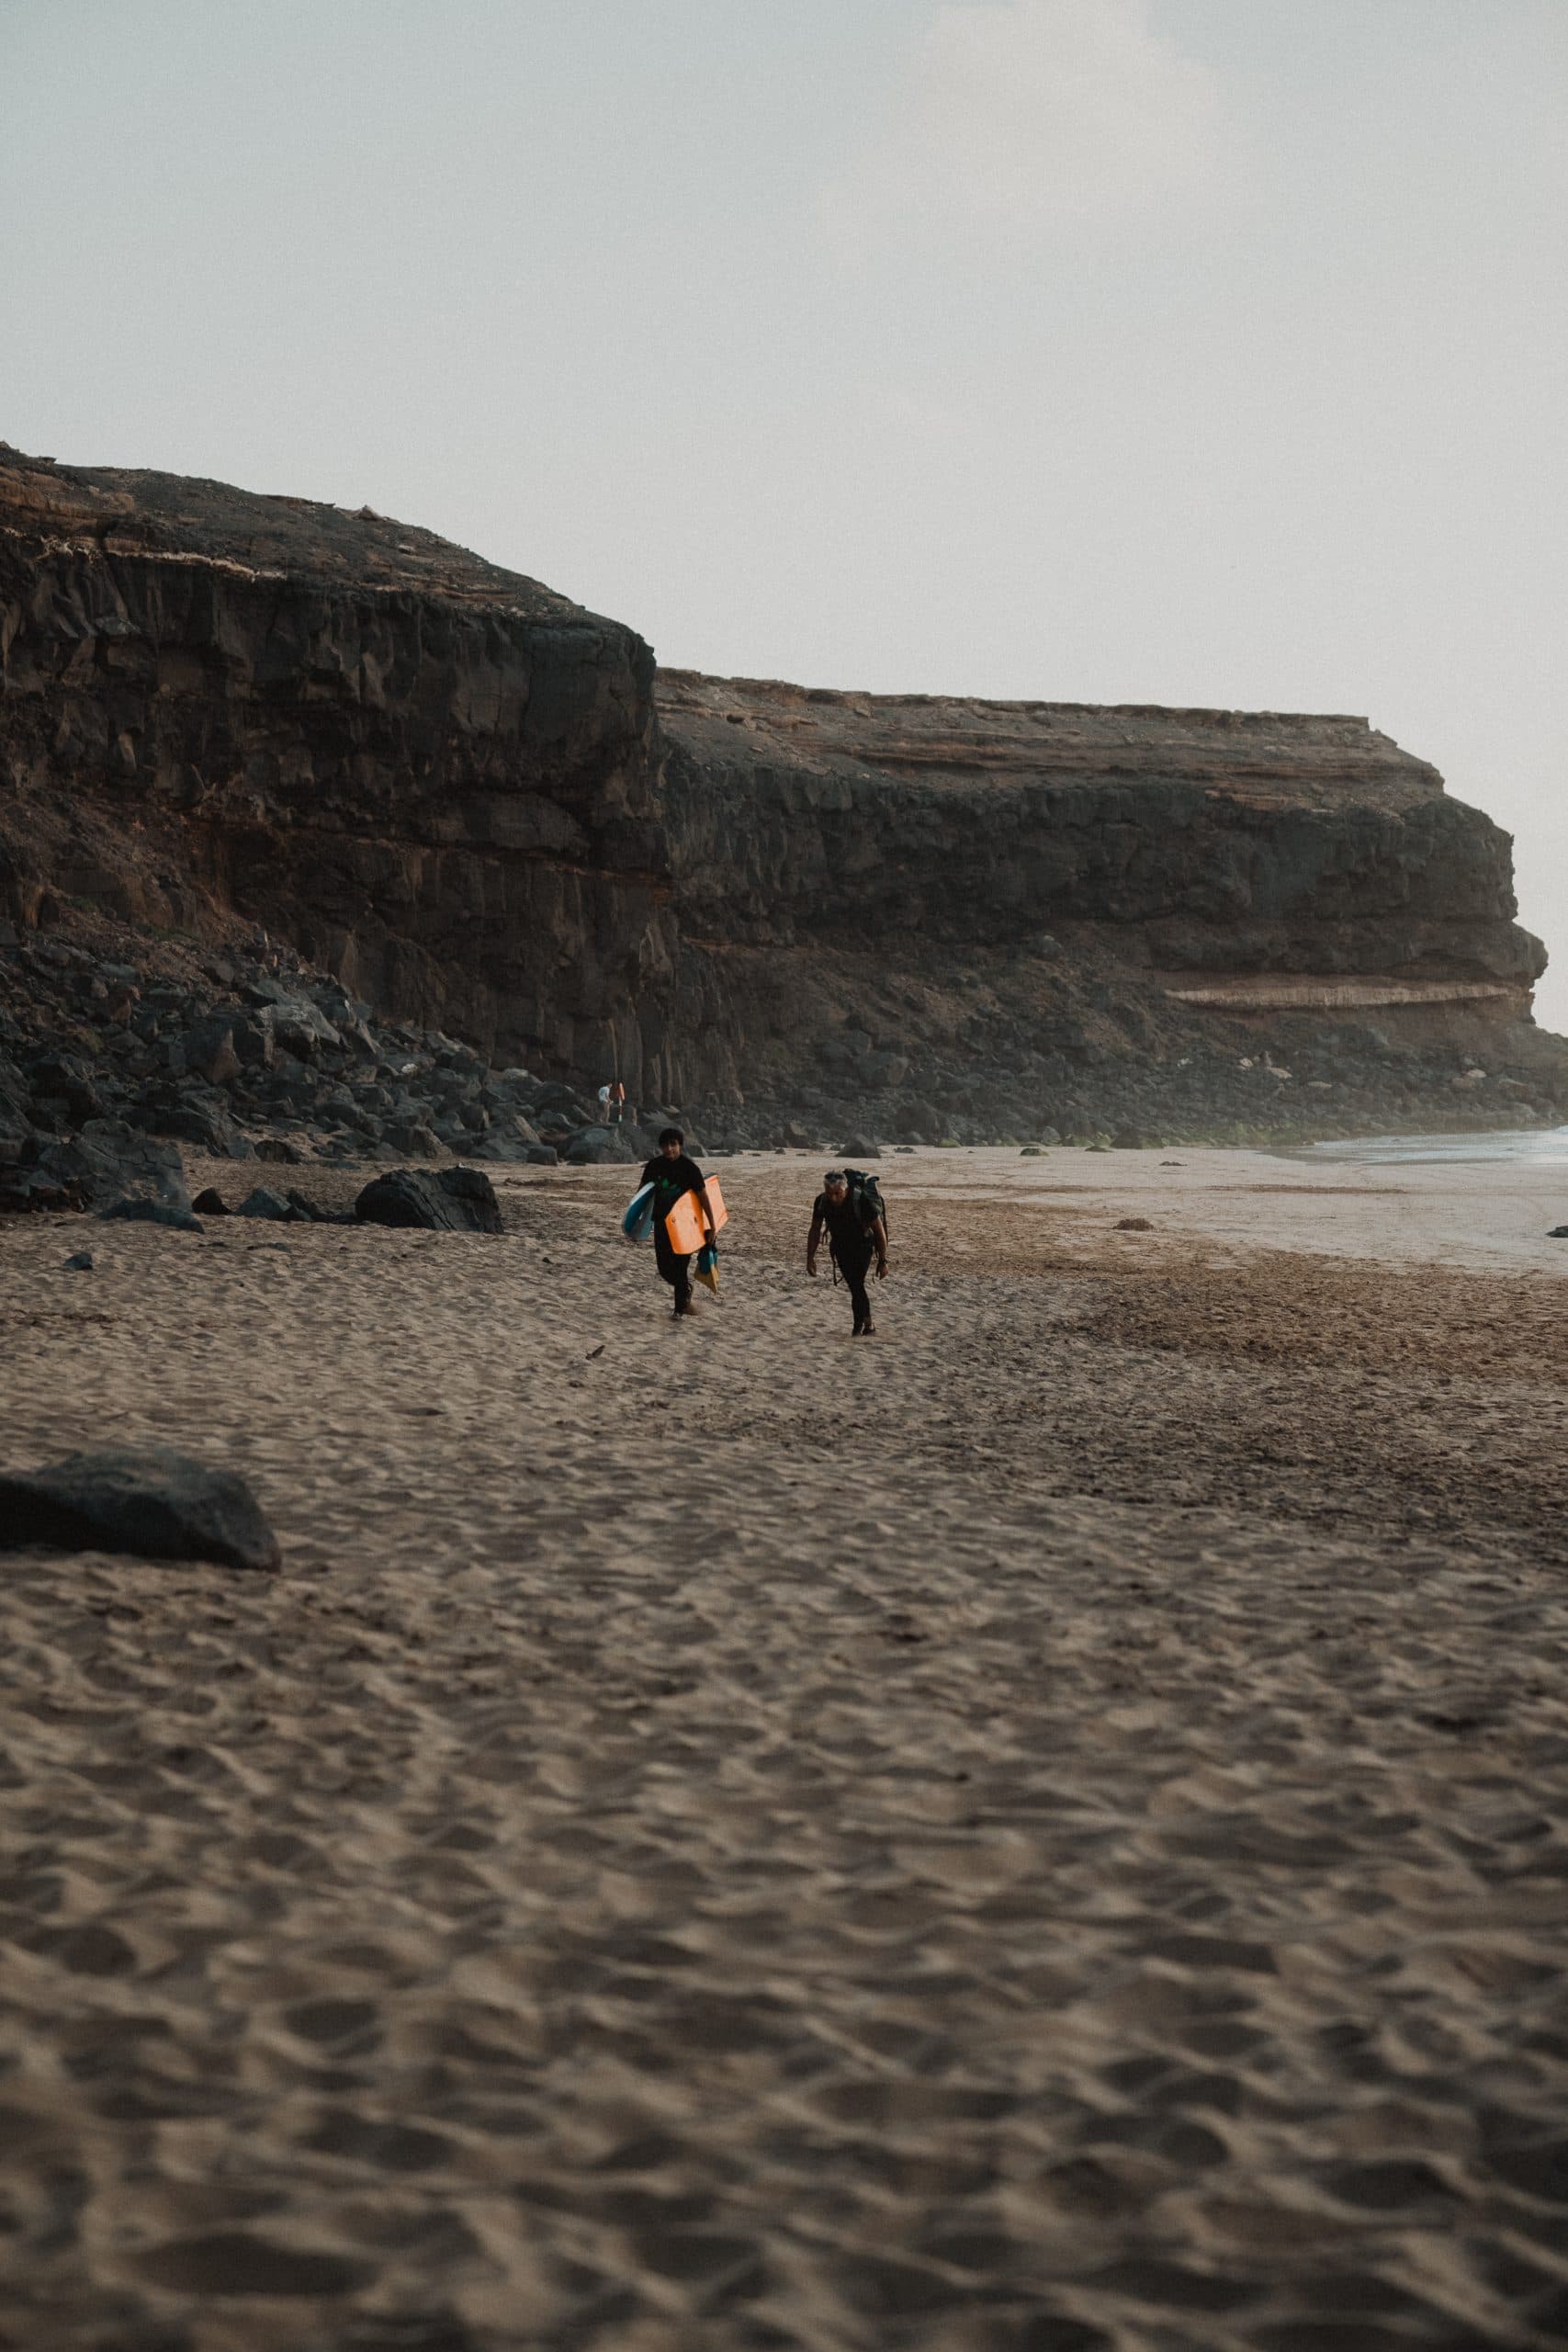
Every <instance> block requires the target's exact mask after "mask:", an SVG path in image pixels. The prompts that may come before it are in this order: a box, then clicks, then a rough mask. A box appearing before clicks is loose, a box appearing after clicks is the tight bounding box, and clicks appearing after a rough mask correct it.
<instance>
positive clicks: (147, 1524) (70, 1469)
mask: <svg viewBox="0 0 1568 2352" xmlns="http://www.w3.org/2000/svg"><path fill="white" fill-rule="evenodd" d="M28 1544H44V1545H48V1546H49V1547H50V1548H51V1549H53V1550H58V1551H68V1552H86V1551H93V1552H134V1553H139V1554H141V1555H142V1556H143V1557H144V1558H147V1559H154V1560H216V1561H218V1562H220V1564H221V1565H222V1566H225V1567H231V1568H276V1566H277V1565H278V1561H279V1558H280V1556H281V1555H280V1554H279V1551H278V1545H277V1538H276V1535H275V1534H274V1533H273V1532H272V1529H271V1528H270V1527H269V1526H268V1525H267V1522H266V1519H265V1515H264V1513H263V1511H262V1509H261V1506H260V1504H259V1503H258V1502H257V1500H256V1498H255V1497H254V1494H253V1493H252V1492H251V1489H250V1487H248V1486H247V1485H246V1483H245V1481H244V1479H243V1478H241V1477H238V1476H236V1475H235V1474H234V1473H233V1472H232V1471H231V1470H209V1468H208V1467H207V1464H205V1463H202V1462H197V1461H194V1460H193V1459H192V1458H191V1456H190V1455H189V1454H188V1453H176V1452H175V1450H174V1448H173V1447H172V1446H163V1445H154V1446H146V1447H139V1448H135V1449H132V1448H130V1447H113V1448H109V1449H107V1451H105V1452H103V1453H73V1454H71V1455H69V1456H68V1457H67V1458H66V1459H65V1460H64V1461H63V1462H56V1463H52V1464H50V1466H49V1467H48V1468H47V1469H43V1470H35V1471H32V1472H30V1473H28V1474H27V1475H25V1476H15V1477H6V1476H0V1550H6V1551H19V1550H21V1549H22V1548H23V1546H24V1545H28Z"/></svg>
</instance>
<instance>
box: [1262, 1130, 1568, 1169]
mask: <svg viewBox="0 0 1568 2352" xmlns="http://www.w3.org/2000/svg"><path fill="white" fill-rule="evenodd" d="M1280 1156H1281V1157H1282V1158H1284V1159H1304V1160H1310V1161H1314V1162H1318V1163H1321V1162H1322V1161H1324V1160H1325V1159H1332V1160H1337V1161H1348V1163H1349V1164H1350V1165H1351V1166H1353V1167H1358V1168H1395V1167H1402V1166H1403V1167H1410V1166H1413V1165H1414V1164H1415V1163H1416V1162H1417V1161H1421V1160H1448V1161H1450V1162H1452V1163H1454V1164H1456V1165H1457V1164H1458V1163H1460V1162H1461V1161H1464V1160H1494V1159H1510V1160H1528V1161H1529V1163H1530V1164H1531V1165H1532V1166H1539V1165H1547V1166H1550V1165H1564V1166H1568V1127H1522V1128H1508V1129H1503V1130H1500V1131H1499V1132H1498V1133H1496V1134H1495V1135H1484V1134H1483V1135H1467V1136H1355V1137H1353V1138H1352V1140H1351V1141H1349V1142H1348V1143H1314V1144H1304V1145H1302V1146H1300V1147H1298V1148H1294V1149H1292V1150H1290V1151H1287V1152H1285V1153H1283V1154H1281V1155H1280Z"/></svg>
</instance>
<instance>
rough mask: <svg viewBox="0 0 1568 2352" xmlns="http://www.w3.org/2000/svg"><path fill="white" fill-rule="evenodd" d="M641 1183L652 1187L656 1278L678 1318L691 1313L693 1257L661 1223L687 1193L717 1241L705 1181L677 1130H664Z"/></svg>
mask: <svg viewBox="0 0 1568 2352" xmlns="http://www.w3.org/2000/svg"><path fill="white" fill-rule="evenodd" d="M642 1181H643V1182H644V1183H645V1184H651V1185H652V1187H653V1254H654V1256H655V1257H656V1258H657V1259H658V1261H659V1279H660V1282H661V1283H669V1284H670V1286H671V1289H672V1290H673V1291H674V1293H675V1312H676V1314H677V1315H690V1314H691V1313H692V1256H691V1252H690V1250H687V1251H686V1253H685V1254H684V1256H682V1253H681V1252H680V1250H676V1249H675V1248H674V1247H673V1246H672V1245H671V1239H670V1236H669V1235H668V1233H666V1231H665V1230H664V1220H665V1218H666V1217H667V1216H669V1214H670V1212H671V1209H672V1208H673V1207H674V1205H675V1204H676V1202H677V1201H680V1200H683V1199H684V1198H685V1196H686V1194H687V1193H695V1194H696V1196H697V1200H698V1203H699V1204H700V1205H701V1208H702V1213H703V1219H704V1222H705V1225H706V1227H707V1235H708V1239H709V1240H710V1241H715V1240H716V1239H717V1238H718V1237H717V1235H716V1232H715V1230H714V1222H713V1218H712V1216H711V1215H710V1214H709V1211H708V1196H707V1180H706V1178H705V1176H704V1174H703V1171H702V1170H701V1169H700V1168H699V1167H698V1166H697V1163H696V1161H695V1160H694V1159H687V1157H686V1138H685V1136H683V1135H682V1133H681V1130H680V1128H679V1127H666V1128H665V1130H664V1132H663V1134H662V1135H661V1136H660V1138H659V1157H658V1159H650V1160H649V1163H648V1166H647V1167H646V1168H645V1169H644V1170H643V1171H642Z"/></svg>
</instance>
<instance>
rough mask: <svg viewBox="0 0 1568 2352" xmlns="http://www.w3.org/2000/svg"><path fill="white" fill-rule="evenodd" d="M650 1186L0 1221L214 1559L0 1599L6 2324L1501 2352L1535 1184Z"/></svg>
mask: <svg viewBox="0 0 1568 2352" xmlns="http://www.w3.org/2000/svg"><path fill="white" fill-rule="evenodd" d="M1171 1162H1176V1163H1179V1164H1178V1165H1171V1164H1168V1163H1171ZM188 1165H189V1173H190V1177H191V1181H192V1182H193V1184H196V1183H204V1182H214V1181H216V1182H219V1183H220V1185H221V1186H222V1187H223V1188H224V1189H225V1191H226V1192H227V1193H228V1194H229V1196H230V1197H231V1199H234V1198H238V1197H239V1193H240V1192H241V1191H243V1189H245V1184H246V1181H247V1180H246V1179H245V1178H243V1176H238V1175H237V1172H236V1170H235V1169H234V1168H233V1167H232V1166H231V1165H220V1164H216V1163H209V1164H203V1163H200V1162H198V1161H196V1160H194V1159H193V1160H192V1161H190V1162H189V1163H188ZM719 1172H720V1174H721V1177H722V1181H723V1184H724V1189H725V1193H726V1196H727V1198H728V1203H729V1205H730V1209H731V1212H732V1219H733V1222H732V1225H731V1227H730V1228H729V1231H728V1233H727V1235H726V1249H725V1252H724V1258H723V1280H722V1294H721V1296H720V1298H719V1299H718V1300H717V1301H716V1302H712V1303H709V1302H708V1301H706V1300H705V1299H704V1301H703V1306H704V1309H705V1311H704V1312H703V1314H702V1315H701V1317H700V1319H699V1320H698V1321H696V1322H694V1324H693V1325H691V1326H690V1327H681V1328H675V1327H673V1326H672V1325H671V1320H670V1317H669V1315H668V1310H667V1304H666V1298H667V1295H666V1294H664V1293H663V1292H661V1291H660V1286H659V1285H658V1283H657V1282H656V1281H655V1279H654V1272H653V1266H652V1262H651V1253H650V1252H648V1251H639V1250H635V1249H633V1248H632V1247H630V1246H629V1245H627V1244H626V1243H625V1242H623V1241H622V1240H621V1239H620V1238H619V1236H618V1233H617V1231H616V1218H617V1215H618V1211H619V1209H620V1206H621V1205H622V1204H623V1202H624V1199H625V1196H626V1192H627V1191H628V1189H629V1187H628V1184H627V1182H626V1171H625V1170H616V1169H598V1170H564V1169H562V1170H532V1169H530V1170H516V1171H513V1170H498V1171H496V1174H497V1186H498V1191H499V1192H500V1193H501V1194H502V1200H503V1203H504V1205H505V1212H506V1220H507V1231H506V1232H505V1234H504V1235H503V1236H502V1237H501V1238H485V1237H479V1236H473V1237H468V1236H462V1237H457V1236H435V1235H428V1236H427V1235H423V1234H412V1233H409V1234H404V1233H397V1232H388V1231H383V1230H377V1229H368V1228H352V1227H287V1228H279V1227H272V1226H267V1225H265V1224H253V1223H250V1222H248V1221H247V1222H243V1223H239V1222H230V1223H228V1224H226V1225H224V1224H215V1225H213V1226H212V1227H209V1231H208V1234H207V1235H206V1236H205V1237H204V1238H196V1237H186V1236H182V1235H175V1234H169V1233H165V1232H161V1231H158V1230H154V1229H152V1228H146V1227H134V1226H129V1225H121V1226H109V1225H102V1224H96V1223H90V1222H89V1221H87V1220H84V1219H70V1218H64V1217H49V1216H38V1217H31V1218H27V1219H13V1220H10V1221H8V1222H6V1224H5V1225H4V1226H0V1319H3V1329H4V1338H5V1350H4V1359H3V1361H4V1373H3V1374H0V1383H3V1393H4V1399H5V1408H6V1466H7V1467H14V1468H22V1467H30V1466H32V1465H33V1464H39V1463H41V1462H44V1461H46V1460H50V1459H52V1458H55V1457H57V1456H59V1455H61V1454H63V1453H67V1452H70V1451H72V1450H73V1449H74V1448H77V1447H85V1446H94V1445H105V1444H109V1443H129V1442H138V1441H148V1442H160V1443H164V1444H173V1445H176V1446H179V1447H180V1448H182V1449H184V1450H186V1451H187V1452H189V1453H194V1454H197V1455H198V1456H199V1457H201V1458H202V1459H203V1460H205V1461H208V1462H210V1463H212V1464H218V1465H220V1466H224V1467H229V1468H233V1469H237V1470H240V1471H243V1473H244V1474H245V1475H246V1476H247V1477H249V1478H250V1480H251V1481H252V1483H253V1484H254V1487H255V1489H256V1492H257V1494H258V1495H259V1496H260V1498H261V1499H262V1501H263V1502H264V1504H265V1508H266V1510H267V1511H268V1514H269V1516H270V1517H271V1519H272V1521H273V1522H274V1524H275V1526H276V1530H277V1532H278V1534H279V1537H280V1539H281V1541H282V1544H283V1547H284V1565H283V1568H282V1571H281V1572H280V1573H279V1574H278V1575H276V1577H265V1576H259V1575H244V1574H240V1573H235V1572H231V1571H227V1570H223V1569H220V1568H217V1567H207V1566H188V1565H186V1566H167V1565H160V1564H157V1563H152V1562H148V1561H141V1560H134V1559H126V1558H115V1557H111V1556H109V1555H102V1554H88V1555H74V1556H62V1555H57V1554H45V1553H42V1552H29V1553H19V1554H14V1555H6V1556H5V1557H4V1559H3V1560H0V1633H3V1637H4V1638H3V1640H0V1676H3V1678H4V1686H5V1699H6V1703H5V1711H4V1718H3V1723H0V1792H3V1793H0V1836H3V1849H0V2346H5V2347H6V2352H66V2347H69V2352H511V2347H514V2346H519V2347H520V2346H528V2347H533V2346H537V2347H540V2348H541V2352H544V2347H549V2348H550V2352H556V2348H557V2347H559V2348H560V2352H580V2347H581V2352H588V2348H589V2347H595V2352H732V2347H733V2352H742V2348H744V2352H763V2347H772V2352H791V2348H792V2347H802V2352H807V2347H809V2352H881V2348H882V2347H887V2346H893V2347H902V2346H919V2347H921V2352H993V2347H994V2352H1186V2348H1187V2347H1190V2352H1200V2347H1201V2352H1399V2348H1400V2347H1405V2346H1421V2347H1438V2346H1442V2347H1446V2348H1447V2352H1476V2347H1485V2346H1500V2347H1501V2346H1509V2347H1515V2346H1517V2347H1538V2352H1546V2347H1549V2346H1558V2345H1560V2344H1561V2343H1562V2341H1563V2339H1564V2336H1565V2335H1568V1966H1565V1961H1564V1952H1565V1950H1568V1673H1565V1670H1564V1669H1565V1665H1568V1436H1565V1428H1568V1421H1565V1414H1564V1403H1565V1396H1564V1392H1565V1390H1568V1242H1562V1241H1559V1242H1553V1241H1550V1240H1547V1239H1546V1238H1544V1236H1545V1233H1546V1230H1547V1228H1548V1227H1551V1226H1552V1225H1556V1224H1561V1223H1563V1222H1564V1221H1568V1169H1564V1168H1562V1167H1556V1166H1550V1165H1544V1164H1543V1165H1539V1166H1537V1165H1526V1166H1517V1165H1508V1166H1495V1165H1474V1164H1470V1165H1456V1166H1419V1167H1387V1166H1368V1165H1357V1164H1354V1163H1348V1162H1340V1163H1336V1164H1334V1165H1332V1166H1327V1167H1321V1166H1318V1165H1315V1164H1313V1163H1310V1162H1308V1161H1304V1160H1303V1159H1289V1158H1283V1157H1270V1156H1266V1155H1263V1154H1254V1153H1244V1152H1217V1151H1201V1150H1196V1149H1177V1150H1172V1151H1157V1150H1153V1151H1145V1152H1115V1153H1109V1154H1104V1155H1096V1154H1090V1153H1085V1152H1082V1151H1067V1150H1060V1151H1052V1152H1049V1153H1047V1154H1044V1155H1043V1156H1042V1157H1039V1158H1031V1159H1022V1158H1021V1157H1020V1155H1019V1154H1018V1153H1016V1152H1004V1151H1000V1150H997V1151H974V1152H964V1153H957V1152H934V1151H933V1152H920V1153H917V1154H914V1155H908V1156H889V1157H888V1158H887V1159H885V1160H884V1162H883V1163H882V1166H881V1170H880V1173H881V1176H882V1180H883V1182H884V1185H885V1188H886V1192H887V1194H888V1198H889V1202H890V1206H891V1221H892V1240H893V1251H894V1267H893V1275H892V1279H891V1280H890V1281H889V1282H888V1283H887V1284H886V1289H885V1291H884V1292H883V1293H882V1294H881V1295H879V1297H878V1300H877V1306H878V1320H879V1326H880V1329H879V1335H878V1337H877V1338H876V1339H875V1340H872V1341H868V1342H852V1341H851V1340H850V1339H849V1336H848V1334H849V1319H850V1318H849V1313H848V1309H847V1306H846V1305H845V1302H844V1297H843V1294H842V1293H841V1292H839V1293H835V1292H834V1291H833V1290H832V1289H831V1287H830V1286H829V1283H827V1282H826V1280H818V1282H816V1283H809V1282H807V1280H806V1278H805V1275H804V1272H803V1271H802V1265H801V1259H802V1251H803V1243H804V1234H805V1225H806V1219H807V1213H808V1208H809V1203H810V1199H811V1196H812V1193H813V1192H814V1191H815V1189H816V1184H817V1181H818V1176H819V1173H820V1163H819V1162H818V1160H817V1159H807V1158H805V1157H803V1156H799V1155H788V1156H785V1155H769V1156H766V1157H764V1156H761V1155H758V1156H752V1157H748V1158H745V1159H736V1160H729V1161H725V1162H723V1163H721V1164H720V1166H719ZM299 1181H300V1182H302V1183H303V1184H304V1185H305V1187H306V1189H308V1190H309V1191H310V1193H312V1195H313V1196H314V1197H318V1198H320V1199H321V1200H323V1201H327V1200H333V1201H336V1202H343V1203H346V1202H347V1201H349V1200H351V1199H352V1197H353V1194H354V1193H355V1190H356V1189H357V1186H358V1185H359V1184H360V1183H361V1182H364V1181H365V1179H364V1176H363V1175H360V1176H354V1175H348V1174H332V1175H329V1174H327V1173H326V1172H324V1171H320V1170H304V1171H300V1172H299ZM1125 1219H1136V1220H1146V1227H1147V1229H1143V1228H1142V1227H1140V1226H1137V1225H1134V1226H1131V1227H1124V1226H1123V1222H1122V1221H1123V1220H1125ZM84 1244H85V1245H86V1246H89V1247H90V1248H91V1249H92V1250H93V1251H94V1254H95V1258H96V1268H95V1270H94V1271H93V1272H91V1273H86V1274H79V1273H71V1272H64V1271H62V1261H63V1260H64V1258H65V1257H66V1256H67V1255H68V1254H69V1253H70V1252H71V1251H72V1250H76V1249H78V1248H80V1247H82V1246H83V1245H84Z"/></svg>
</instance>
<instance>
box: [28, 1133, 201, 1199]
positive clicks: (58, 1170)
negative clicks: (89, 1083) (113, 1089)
mask: <svg viewBox="0 0 1568 2352" xmlns="http://www.w3.org/2000/svg"><path fill="white" fill-rule="evenodd" d="M127 1199H136V1200H152V1201H165V1202H167V1203H169V1204H171V1205H172V1206H174V1207H176V1208H182V1209H186V1210H187V1211H188V1209H189V1207H190V1195H189V1193H187V1192H186V1181H185V1173H184V1170H183V1169H182V1168H181V1165H180V1155H179V1153H178V1151H177V1150H176V1149H175V1146H174V1145H173V1144H172V1143H165V1142H161V1141H160V1140H159V1139H158V1138H156V1137H155V1136H145V1135H141V1133H139V1132H138V1130H137V1129H136V1128H134V1127H130V1126H127V1125H125V1124H124V1122H123V1121H121V1120H118V1119H92V1120H89V1121H88V1123H87V1125H85V1127H84V1128H83V1130H82V1132H81V1134H80V1135H79V1136H72V1137H70V1138H59V1139H56V1140H51V1141H49V1142H45V1141H43V1140H42V1139H41V1138H35V1139H34V1140H33V1141H32V1143H31V1144H30V1145H29V1146H28V1147H27V1148H24V1151H23V1155H22V1158H21V1159H20V1160H19V1161H18V1162H17V1165H16V1166H15V1167H14V1168H11V1169H7V1170H6V1171H5V1172H4V1175H3V1176H0V1210H3V1209H13V1210H15V1209H101V1208H105V1207H107V1205H108V1204H109V1203H110V1202H111V1201H120V1200H127Z"/></svg>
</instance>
